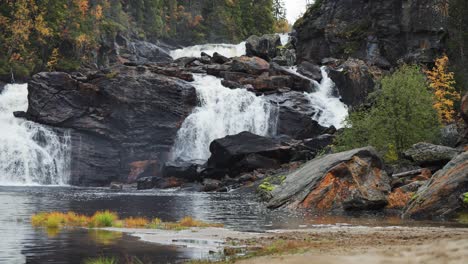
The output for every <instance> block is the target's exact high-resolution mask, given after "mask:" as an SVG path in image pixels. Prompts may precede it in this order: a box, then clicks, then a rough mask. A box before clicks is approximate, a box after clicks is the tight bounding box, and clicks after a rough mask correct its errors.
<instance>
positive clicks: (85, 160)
mask: <svg viewBox="0 0 468 264" xmlns="http://www.w3.org/2000/svg"><path fill="white" fill-rule="evenodd" d="M69 133H70V136H71V137H70V141H71V173H70V176H71V181H70V184H71V185H80V186H107V185H109V183H110V182H112V181H121V180H122V181H126V180H127V179H126V178H127V173H129V172H128V170H130V169H125V170H122V169H121V166H122V164H121V160H120V159H121V157H120V150H119V148H118V147H116V146H115V145H114V143H113V142H112V141H111V140H110V139H108V138H105V137H101V136H97V135H95V134H94V133H86V132H81V131H79V130H75V129H71V130H69Z"/></svg>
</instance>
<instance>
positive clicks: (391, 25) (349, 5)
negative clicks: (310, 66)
mask: <svg viewBox="0 0 468 264" xmlns="http://www.w3.org/2000/svg"><path fill="white" fill-rule="evenodd" d="M447 16H448V3H447V1H440V0H373V1H368V0H322V1H318V2H317V3H316V4H315V5H314V6H312V7H311V8H309V10H308V11H307V13H306V14H305V15H304V17H303V18H301V19H300V20H299V21H298V22H297V23H296V25H295V29H296V31H297V44H296V48H297V57H298V60H299V61H303V60H308V61H315V62H317V63H319V62H321V60H322V59H324V58H327V57H335V58H341V59H347V58H348V57H353V58H358V59H362V60H365V61H368V62H370V63H372V64H374V65H377V66H380V67H384V68H388V67H391V66H392V65H395V64H396V63H397V61H399V60H404V61H408V62H432V61H433V60H434V57H435V56H436V55H438V54H440V53H441V52H442V51H443V50H444V40H445V38H446V36H447Z"/></svg>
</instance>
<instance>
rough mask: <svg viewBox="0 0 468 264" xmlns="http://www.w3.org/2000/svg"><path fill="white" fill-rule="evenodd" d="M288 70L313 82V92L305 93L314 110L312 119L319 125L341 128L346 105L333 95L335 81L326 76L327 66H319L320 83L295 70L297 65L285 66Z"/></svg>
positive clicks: (345, 113) (346, 114)
mask: <svg viewBox="0 0 468 264" xmlns="http://www.w3.org/2000/svg"><path fill="white" fill-rule="evenodd" d="M287 70H288V71H290V72H292V73H294V74H297V75H299V76H301V77H303V78H306V79H309V80H310V81H311V82H313V83H314V85H315V87H316V88H317V90H316V91H315V92H313V93H306V95H307V97H308V98H309V100H310V104H311V106H312V107H313V108H314V109H315V110H316V114H315V115H314V116H312V119H314V120H315V121H317V122H318V123H319V124H320V125H321V126H324V127H330V126H334V127H336V128H342V127H343V125H344V124H343V122H344V120H345V119H346V117H347V116H348V107H347V106H346V105H345V104H344V103H343V102H341V100H340V98H339V97H336V96H335V95H334V89H335V83H334V82H333V80H332V79H331V78H330V77H329V76H328V72H327V68H326V67H325V66H323V67H321V68H320V70H321V72H322V80H321V82H320V83H318V82H317V81H315V80H313V79H311V78H308V77H307V76H304V75H302V74H300V73H298V72H297V67H291V68H287Z"/></svg>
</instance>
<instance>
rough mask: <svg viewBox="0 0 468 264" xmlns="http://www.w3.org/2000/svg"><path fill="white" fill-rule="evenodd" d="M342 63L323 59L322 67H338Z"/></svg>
mask: <svg viewBox="0 0 468 264" xmlns="http://www.w3.org/2000/svg"><path fill="white" fill-rule="evenodd" d="M342 62H343V61H341V60H339V59H335V58H323V59H322V65H324V66H329V67H338V65H340V64H341V63H342Z"/></svg>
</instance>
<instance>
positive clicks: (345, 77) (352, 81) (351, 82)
mask: <svg viewBox="0 0 468 264" xmlns="http://www.w3.org/2000/svg"><path fill="white" fill-rule="evenodd" d="M329 76H330V78H331V79H332V80H333V82H334V83H335V85H336V87H337V88H338V92H339V95H340V96H341V100H342V101H343V102H344V103H345V104H346V105H348V106H358V105H361V104H362V103H364V102H365V100H366V98H367V96H368V95H369V94H370V93H372V92H373V91H374V90H375V83H374V79H373V76H372V74H371V73H370V68H369V67H368V66H367V65H366V64H365V63H364V62H363V61H361V60H355V59H349V60H347V61H346V62H344V63H343V64H342V65H340V66H339V67H338V68H337V69H330V71H329Z"/></svg>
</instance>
